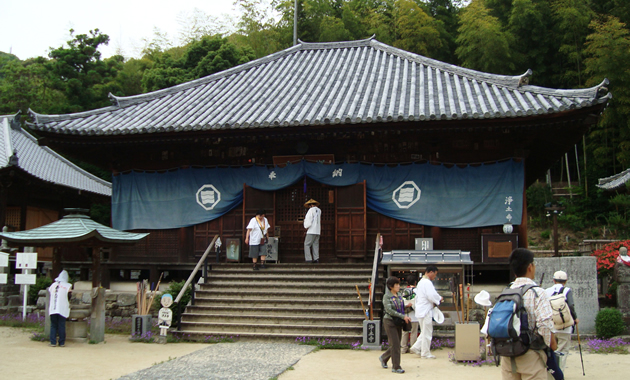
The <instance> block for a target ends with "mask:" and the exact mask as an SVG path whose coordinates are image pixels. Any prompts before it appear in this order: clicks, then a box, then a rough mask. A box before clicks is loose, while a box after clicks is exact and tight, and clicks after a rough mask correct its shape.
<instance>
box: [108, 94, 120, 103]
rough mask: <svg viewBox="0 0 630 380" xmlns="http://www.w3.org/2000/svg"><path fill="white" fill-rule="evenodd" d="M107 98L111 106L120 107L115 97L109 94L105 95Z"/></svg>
mask: <svg viewBox="0 0 630 380" xmlns="http://www.w3.org/2000/svg"><path fill="white" fill-rule="evenodd" d="M107 97H108V98H109V101H110V102H112V105H113V106H116V107H120V103H119V102H118V98H117V97H116V95H114V94H112V93H111V92H110V93H108V94H107Z"/></svg>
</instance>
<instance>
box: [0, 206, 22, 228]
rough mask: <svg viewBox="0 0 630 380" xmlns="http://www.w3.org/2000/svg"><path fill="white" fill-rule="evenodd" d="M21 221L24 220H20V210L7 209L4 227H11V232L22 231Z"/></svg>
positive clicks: (14, 208) (17, 208) (16, 208)
mask: <svg viewBox="0 0 630 380" xmlns="http://www.w3.org/2000/svg"><path fill="white" fill-rule="evenodd" d="M21 221H22V220H21V218H20V208H19V207H7V211H6V214H5V221H4V225H5V226H7V227H9V231H18V230H19V229H20V223H21ZM0 228H1V227H0Z"/></svg>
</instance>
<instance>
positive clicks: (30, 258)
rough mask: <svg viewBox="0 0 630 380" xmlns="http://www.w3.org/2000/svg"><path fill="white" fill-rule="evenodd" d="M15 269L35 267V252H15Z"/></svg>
mask: <svg viewBox="0 0 630 380" xmlns="http://www.w3.org/2000/svg"><path fill="white" fill-rule="evenodd" d="M15 269H37V252H17V253H16V254H15Z"/></svg>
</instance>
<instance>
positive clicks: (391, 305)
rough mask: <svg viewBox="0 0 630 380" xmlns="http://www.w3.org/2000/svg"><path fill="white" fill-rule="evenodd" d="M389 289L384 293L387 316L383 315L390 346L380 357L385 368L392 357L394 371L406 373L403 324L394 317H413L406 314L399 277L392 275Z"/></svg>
mask: <svg viewBox="0 0 630 380" xmlns="http://www.w3.org/2000/svg"><path fill="white" fill-rule="evenodd" d="M386 285H387V289H386V290H385V295H383V310H384V312H385V316H383V328H385V332H386V333H387V340H388V342H389V348H388V349H387V351H385V353H384V354H383V355H381V356H380V357H379V358H378V359H379V361H380V362H381V366H382V367H383V368H387V361H388V360H389V359H390V358H391V359H392V366H393V367H392V372H394V373H405V370H404V369H402V368H400V338H401V335H402V325H398V326H397V325H396V324H395V323H394V318H393V317H397V318H400V319H403V320H404V321H405V322H406V323H408V322H410V321H411V318H409V317H407V316H406V315H405V303H404V301H403V299H402V297H400V296H399V295H398V292H399V291H400V280H399V279H398V278H397V277H390V278H388V279H387V282H386Z"/></svg>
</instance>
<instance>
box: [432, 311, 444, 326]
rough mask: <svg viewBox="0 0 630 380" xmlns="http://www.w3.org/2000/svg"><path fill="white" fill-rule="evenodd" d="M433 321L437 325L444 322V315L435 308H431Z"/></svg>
mask: <svg viewBox="0 0 630 380" xmlns="http://www.w3.org/2000/svg"><path fill="white" fill-rule="evenodd" d="M433 320H434V321H435V323H437V324H439V325H441V324H442V323H443V322H444V314H443V313H442V310H440V309H438V307H437V306H436V307H434V308H433Z"/></svg>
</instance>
